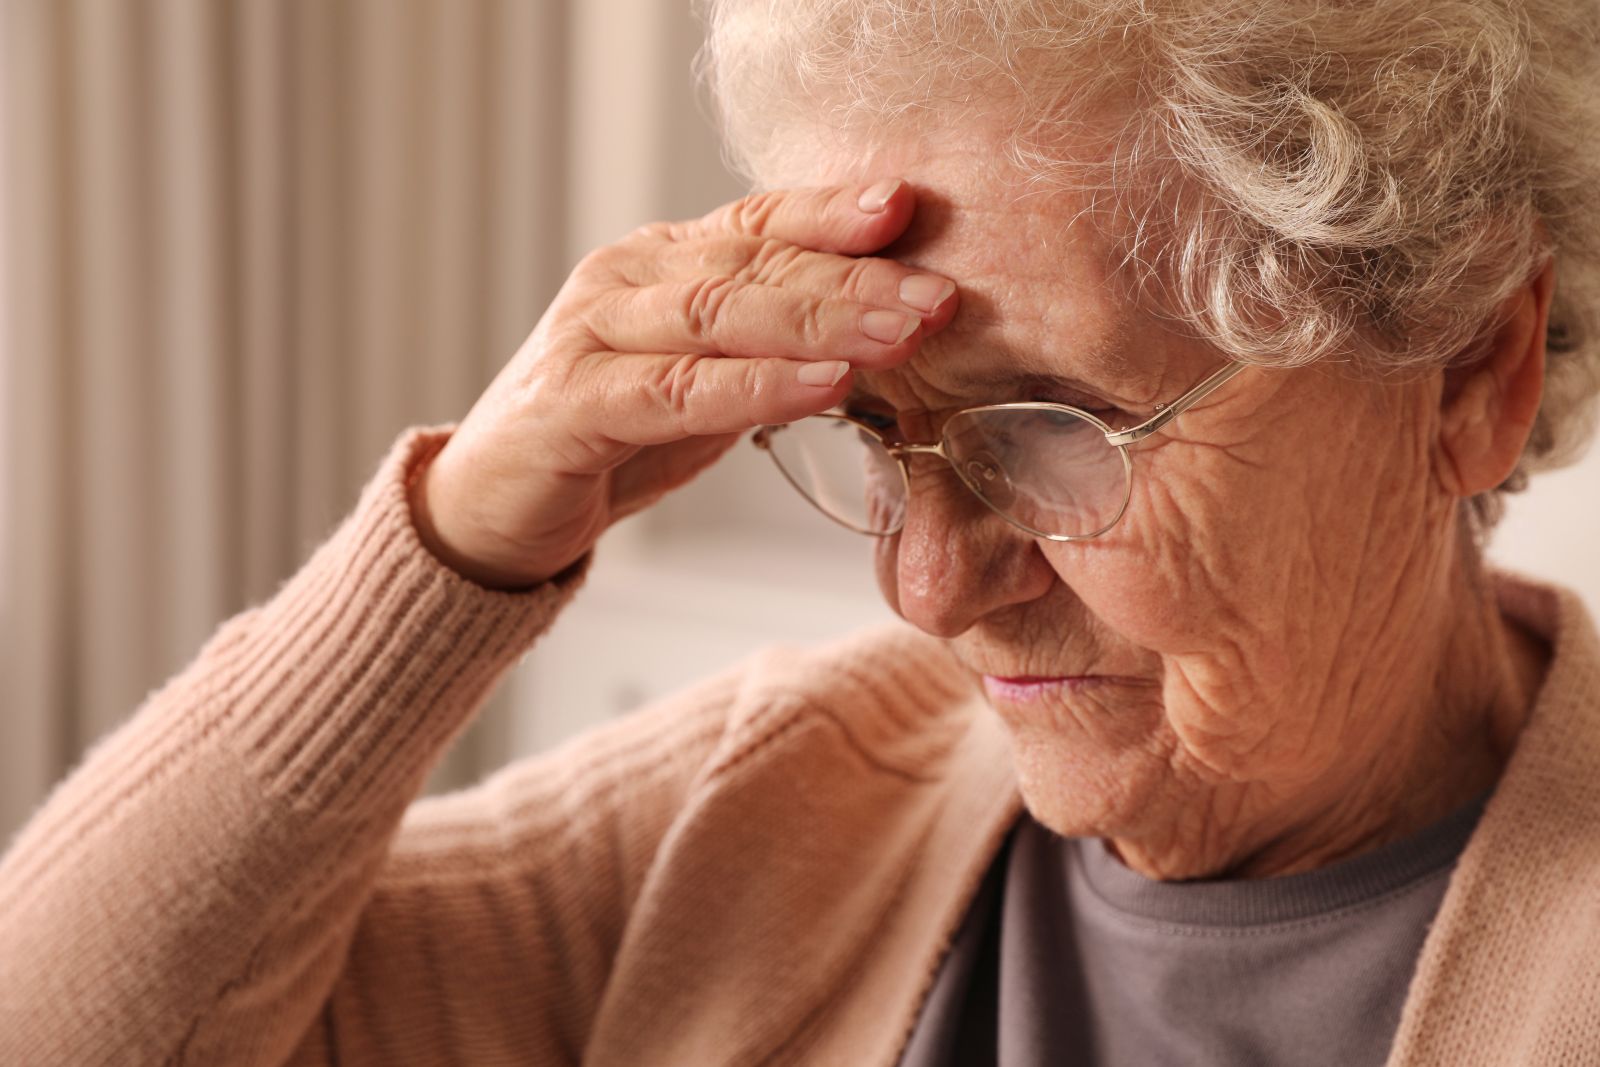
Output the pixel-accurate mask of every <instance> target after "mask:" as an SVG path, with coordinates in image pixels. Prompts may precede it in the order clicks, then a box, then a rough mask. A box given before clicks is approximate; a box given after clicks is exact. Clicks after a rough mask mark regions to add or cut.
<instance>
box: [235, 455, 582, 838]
mask: <svg viewBox="0 0 1600 1067" xmlns="http://www.w3.org/2000/svg"><path fill="white" fill-rule="evenodd" d="M448 439H449V431H448V430H447V429H446V430H440V429H418V430H412V431H409V432H408V433H406V434H405V435H404V436H403V437H401V438H400V440H399V441H398V442H397V443H396V444H395V446H394V448H393V449H392V450H391V451H390V453H389V455H388V456H387V457H386V458H385V460H384V461H383V464H382V466H381V468H380V469H379V471H378V474H377V476H376V477H375V478H374V479H373V480H372V481H371V482H370V483H369V484H368V486H367V488H366V490H365V491H364V492H363V493H362V495H361V501H360V503H359V505H358V506H357V507H356V509H355V511H354V513H352V514H351V515H350V517H349V518H348V519H346V520H345V522H344V524H343V525H342V526H341V527H340V528H339V529H338V531H337V532H335V533H334V535H333V536H332V537H331V538H329V539H328V541H327V542H325V543H324V544H323V545H322V546H321V547H320V548H319V549H318V550H317V551H316V553H315V554H314V555H313V556H312V558H311V560H310V562H309V563H307V564H306V566H305V567H304V568H303V569H302V570H301V571H300V572H299V573H298V574H296V575H295V576H294V577H293V578H291V579H290V580H289V581H288V583H287V584H285V586H284V587H283V588H282V590H280V591H279V593H278V595H277V596H276V597H274V598H273V599H272V600H271V601H270V602H269V603H267V604H266V605H265V606H264V607H262V608H260V609H259V610H257V611H255V612H252V613H250V614H249V615H247V616H244V617H242V618H240V619H239V620H236V621H235V622H234V623H231V624H230V625H229V626H228V627H227V628H226V629H225V630H224V631H223V632H222V633H221V634H219V635H218V636H217V639H216V640H215V642H214V643H213V647H212V649H211V654H212V655H215V656H218V657H219V658H221V659H222V660H223V663H222V664H219V669H218V670H217V672H216V674H215V675H214V676H213V677H216V678H217V679H218V680H219V682H220V685H221V690H220V691H219V692H218V693H217V699H219V700H221V701H224V702H225V704H226V706H227V709H228V710H227V713H226V715H227V717H226V719H225V720H224V721H225V722H226V724H227V725H226V726H225V727H224V728H225V729H227V730H229V731H230V732H232V733H233V734H234V738H235V741H236V743H237V744H239V746H240V748H241V751H242V754H243V756H244V758H245V760H246V762H247V763H248V764H249V765H250V766H251V767H253V768H254V769H255V770H256V771H258V772H259V774H260V776H261V779H262V781H263V783H264V785H265V788H266V789H267V790H268V791H269V793H271V794H274V795H280V796H284V797H286V798H287V799H289V800H290V802H291V803H292V804H293V805H294V806H296V807H299V808H304V809H309V810H311V811H318V812H335V813H341V814H349V815H356V816H360V815H363V814H366V813H369V812H373V811H378V810H383V809H389V808H391V807H392V805H394V804H396V803H404V802H406V801H408V800H409V799H410V798H411V797H413V796H414V795H415V793H416V791H417V790H419V789H420V788H421V783H422V781H423V779H424V778H425V777H426V775H427V772H428V770H429V769H430V768H431V767H432V766H433V764H434V763H435V762H436V761H437V760H438V758H439V757H440V756H441V755H442V754H443V752H444V750H445V749H446V747H447V746H448V745H449V743H450V742H451V740H452V739H453V738H454V737H455V736H456V734H457V733H458V732H459V731H460V730H461V729H462V728H464V726H465V725H466V724H467V722H468V721H469V720H470V719H471V717H472V715H473V713H474V712H475V711H476V710H477V708H478V707H479V706H480V705H481V704H482V702H483V700H484V699H485V697H486V696H487V695H488V693H489V691H490V689H491V688H492V687H493V686H494V684H495V682H497V681H498V680H499V678H500V677H501V675H502V674H504V673H505V671H506V670H507V669H508V668H509V667H510V666H511V665H512V663H513V662H514V661H515V660H516V659H517V657H518V656H519V655H521V654H522V653H523V652H524V651H526V650H527V649H528V647H529V646H530V645H531V644H532V643H533V641H534V639H535V638H537V637H538V635H539V634H540V633H541V632H543V631H544V630H545V629H546V628H547V627H548V626H549V625H550V623H551V621H552V620H553V619H554V618H555V616H556V614H557V613H558V612H559V611H560V609H561V608H562V607H563V606H564V605H565V604H566V602H567V601H568V600H569V599H571V597H572V595H573V593H574V592H576V590H577V588H578V587H579V586H580V585H581V584H582V582H583V578H584V575H585V574H586V573H587V570H588V561H589V557H587V556H586V557H584V559H583V560H581V561H580V562H579V563H577V564H575V565H574V566H573V567H571V568H569V569H568V570H567V571H566V572H564V573H563V574H562V575H560V576H558V577H556V578H554V579H551V580H550V581H549V582H546V583H543V584H541V585H539V586H537V587H535V588H534V589H531V590H528V591H526V592H517V593H505V592H497V591H494V590H489V589H485V588H483V587H481V586H478V585H476V584H474V583H472V582H470V581H468V580H467V579H465V578H463V577H461V576H460V575H458V574H456V573H455V572H454V571H452V570H450V569H449V568H448V567H446V566H445V565H444V564H442V563H441V562H439V561H438V560H437V559H436V558H435V557H434V556H433V555H432V554H431V553H430V552H429V551H428V550H427V548H426V547H424V546H423V544H422V542H421V541H420V540H419V538H418V536H417V532H416V529H415V527H414V526H413V525H412V521H411V511H410V506H409V503H408V500H407V492H406V485H407V482H408V480H409V477H410V474H411V472H412V471H413V470H414V469H415V468H416V466H417V465H418V464H420V463H423V462H425V461H427V460H429V459H431V458H432V456H433V455H434V454H435V453H436V452H437V451H438V450H439V449H440V448H441V447H443V445H444V442H445V441H446V440H448Z"/></svg>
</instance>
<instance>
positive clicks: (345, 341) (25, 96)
mask: <svg viewBox="0 0 1600 1067" xmlns="http://www.w3.org/2000/svg"><path fill="white" fill-rule="evenodd" d="M696 33H697V31H696V27H695V25H694V23H693V21H692V19H691V18H690V16H689V14H688V11H687V7H686V5H684V6H683V7H682V8H680V7H678V6H677V5H672V4H662V3H661V0H584V2H583V3H582V4H581V5H580V4H579V3H578V2H577V0H560V2H558V0H498V2H497V0H432V2H428V0H414V2H405V0H366V2H361V0H231V2H224V0H103V2H99V0H5V7H4V21H3V23H0V46H3V53H0V58H3V63H4V80H3V84H0V98H3V103H4V108H3V114H4V141H5V146H6V147H5V155H4V161H5V171H4V173H5V208H6V211H5V219H6V221H5V230H4V233H3V236H4V241H5V245H6V267H5V275H4V286H3V288H4V295H3V300H4V305H3V308H4V311H5V334H4V343H5V347H4V349H3V350H0V351H3V361H0V362H3V373H4V376H5V377H4V378H3V379H0V380H3V381H4V383H5V405H4V407H5V414H4V416H3V423H0V425H3V428H4V431H5V446H4V448H5V451H4V460H5V462H4V471H5V480H4V490H5V491H4V497H3V503H0V530H3V533H0V538H3V540H0V551H3V555H4V567H3V572H0V573H3V577H0V582H3V584H0V604H3V615H0V655H3V657H4V659H3V661H0V663H3V674H0V701H3V704H0V708H3V714H0V833H3V834H5V835H9V833H10V831H11V830H13V829H14V828H15V826H17V825H18V824H19V823H20V822H21V820H22V819H23V818H25V817H26V814H27V812H28V811H29V810H31V808H32V807H33V806H34V805H35V804H36V803H37V802H38V801H39V800H40V799H41V798H42V796H43V795H44V793H45V791H46V790H47V789H48V788H49V786H50V784H51V783H52V782H54V781H55V780H57V779H58V778H59V777H60V776H61V775H62V774H63V773H64V772H65V771H66V769H67V768H68V767H69V766H70V765H71V764H72V763H73V762H74V761H75V760H76V759H77V758H78V757H79V756H80V755H81V753H82V751H83V749H84V747H85V746H86V745H87V744H89V743H91V742H92V741H93V739H94V738H96V737H97V736H99V735H101V734H102V733H104V732H105V731H106V730H107V729H109V728H111V727H112V726H114V725H115V724H116V723H118V722H119V721H121V720H122V718H123V717H124V716H126V715H127V714H128V712H129V711H130V710H131V709H132V708H133V707H134V706H136V705H137V704H138V703H139V701H140V700H141V699H142V698H143V696H144V695H145V694H146V693H147V692H148V691H149V690H150V689H151V688H152V687H153V686H155V685H157V684H158V683H159V682H160V681H161V680H162V679H163V678H164V677H166V676H167V675H168V674H169V673H171V672H172V671H173V670H175V669H177V668H178V667H180V666H181V665H182V664H183V663H184V662H185V661H186V660H187V659H188V658H189V657H190V656H192V655H193V653H194V651H195V650H196V649H197V648H198V646H199V645H200V644H201V643H202V642H203V640H204V639H205V637H206V636H207V634H208V633H210V631H211V630H212V629H213V628H214V627H215V626H216V624H217V623H218V622H219V621H220V620H221V619H223V618H225V617H227V616H228V615H229V614H232V613H233V612H235V611H237V610H239V609H240V608H242V607H243V606H245V605H247V604H249V603H250V602H252V601H256V600H259V599H261V598H262V597H265V596H267V595H268V594H270V592H271V591H272V590H273V588H274V587H275V586H276V585H277V583H278V582H280V581H281V580H282V579H283V578H285V577H286V576H287V575H288V574H289V573H290V572H291V571H292V570H293V569H294V567H295V566H296V565H297V563H298V562H299V561H300V560H301V559H303V558H304V556H305V554H306V552H307V550H308V549H309V548H310V547H311V546H312V545H313V544H314V543H316V541H318V540H319V539H320V538H321V537H322V536H324V535H325V534H326V533H327V532H328V530H329V529H330V528H331V526H332V525H333V524H334V523H335V522H336V521H337V520H338V519H339V518H340V516H341V515H342V514H343V513H344V512H345V511H346V510H347V509H348V507H349V506H350V505H351V503H352V502H353V500H354V494H355V492H356V490H357V489H358V487H359V486H360V484H361V483H362V482H363V481H364V479H365V478H366V477H367V475H368V474H369V472H370V471H371V470H372V468H373V467H374V465H375V464H376V462H377V460H378V458H379V457H380V456H381V455H382V453H383V452H384V450H385V448H386V447H387V445H388V443H389V442H390V441H391V439H392V438H393V437H394V435H395V434H396V432H397V431H398V430H400V429H401V428H402V427H404V426H406V425H408V424H411V423H416V422H427V421H442V420H447V419H451V418H454V417H458V416H459V415H460V414H462V413H464V412H465V410H466V408H467V407H468V406H469V405H470V403H471V401H472V399H473V398H474V397H475V396H476V395H477V393H478V391H479V390H480V389H481V388H482V387H483V385H484V384H485V383H486V382H487V380H488V378H489V377H490V376H491V375H492V373H493V372H494V370H495V369H496V368H498V366H499V365H500V364H501V363H502V362H503V361H504V359H505V358H506V357H507V356H508V355H509V354H510V352H511V351H513V350H514V349H515V347H516V346H517V344H518V343H519V342H520V341H521V339H522V338H523V337H524V336H525V335H526V333H527V331H528V330H529V329H530V328H531V326H532V324H533V322H534V321H535V320H536V318H537V316H538V313H539V310H540V309H541V308H542V307H543V305H544V304H545V302H546V301H547V300H548V299H549V297H550V296H551V295H552V294H553V292H554V290H555V288H556V287H557V286H558V285H559V283H560V281H561V278H562V277H563V275H564V273H565V270H566V269H567V266H568V265H569V264H570V262H572V261H573V260H574V259H575V258H576V255H577V254H578V253H579V252H580V251H581V250H582V249H583V248H586V247H588V246H590V245H592V244H593V243H595V242H597V241H601V240H605V239H608V238H610V237H612V236H614V235H615V234H617V233H619V232H621V231H622V230H623V229H624V228H625V227H626V226H629V225H633V224H636V223H637V222H639V221H643V220H644V219H645V218H648V217H653V216H656V215H660V214H684V213H687V212H689V211H692V210H700V209H703V208H704V207H706V206H709V203H710V202H714V201H715V200H716V199H721V197H722V196H723V195H724V194H725V193H727V192H729V191H731V189H732V186H731V183H730V181H729V180H728V179H727V178H726V176H725V175H724V174H723V172H722V171H721V168H720V166H719V165H718V163H717V160H716V157H715V149H714V147H713V144H712V141H711V138H710V134H709V132H708V131H707V130H706V129H705V124H704V123H703V121H702V120H701V119H700V117H699V116H698V115H697V114H695V112H694V110H693V106H692V103H691V99H690V81H689V75H688V57H689V56H690V54H692V51H693V48H694V46H695V44H696ZM686 139H687V140H686ZM685 144H687V148H688V150H689V155H690V156H692V157H694V159H695V160H697V162H694V163H693V164H692V166H690V167H689V168H688V169H685V166H684V165H682V164H681V163H680V164H674V163H673V159H674V158H675V156H679V157H681V155H682V153H683V152H684V146H685ZM708 161H709V162H708ZM708 166H709V170H708V169H707V167H708ZM706 174H710V175H711V180H710V181H709V182H708V181H707V180H706V179H705V178H704V175H706ZM502 716H503V713H502V712H492V713H491V714H489V715H486V716H485V718H484V719H483V721H482V722H481V723H480V725H479V726H478V727H477V728H475V730H474V732H473V733H472V734H469V735H468V736H467V738H465V739H464V740H463V743H462V744H461V746H459V747H458V750H457V751H456V752H455V753H453V754H452V757H451V762H450V763H449V764H448V765H447V766H446V767H445V768H444V769H442V772H441V774H440V775H438V776H436V785H442V784H447V783H453V782H460V781H465V780H467V779H469V778H471V777H474V776H475V775H476V774H477V773H479V772H480V771H481V770H483V769H484V768H485V767H486V766H487V765H489V764H490V763H492V762H494V761H495V760H497V759H498V758H500V754H501V753H502V752H503V746H502V745H500V744H498V743H497V742H496V740H495V732H496V730H497V729H498V728H499V727H498V726H497V723H498V721H499V718H500V717H502Z"/></svg>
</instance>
